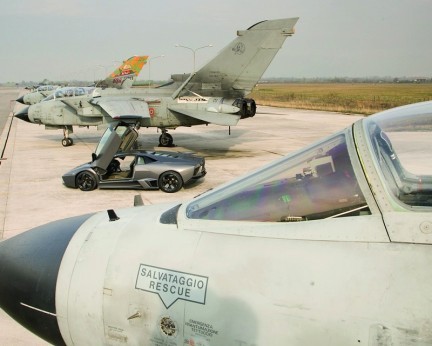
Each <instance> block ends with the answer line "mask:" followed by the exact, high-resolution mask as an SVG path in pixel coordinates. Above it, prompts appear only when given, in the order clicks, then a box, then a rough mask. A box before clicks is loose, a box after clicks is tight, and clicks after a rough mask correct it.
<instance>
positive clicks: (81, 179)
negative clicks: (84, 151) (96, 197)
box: [76, 172, 97, 191]
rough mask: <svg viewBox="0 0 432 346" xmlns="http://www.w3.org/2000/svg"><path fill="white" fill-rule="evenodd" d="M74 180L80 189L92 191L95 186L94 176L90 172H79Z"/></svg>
mask: <svg viewBox="0 0 432 346" xmlns="http://www.w3.org/2000/svg"><path fill="white" fill-rule="evenodd" d="M76 182H77V186H78V187H79V188H80V190H81V191H92V190H94V189H95V188H96V187H97V180H96V177H95V175H94V174H93V173H90V172H81V173H79V174H78V176H77V178H76Z"/></svg>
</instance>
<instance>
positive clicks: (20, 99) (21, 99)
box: [16, 95, 25, 105]
mask: <svg viewBox="0 0 432 346" xmlns="http://www.w3.org/2000/svg"><path fill="white" fill-rule="evenodd" d="M16 102H19V103H22V104H23V105H25V102H24V95H23V96H21V97H19V98H17V99H16Z"/></svg>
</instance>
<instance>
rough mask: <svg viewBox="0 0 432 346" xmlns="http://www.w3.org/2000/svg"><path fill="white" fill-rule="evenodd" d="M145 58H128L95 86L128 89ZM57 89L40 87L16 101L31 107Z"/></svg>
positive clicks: (55, 87)
mask: <svg viewBox="0 0 432 346" xmlns="http://www.w3.org/2000/svg"><path fill="white" fill-rule="evenodd" d="M147 58H148V56H146V55H144V56H136V55H135V56H132V57H130V58H129V59H127V60H125V61H123V63H122V64H121V65H120V66H119V67H118V68H117V69H116V70H114V72H112V73H111V74H109V75H108V76H107V77H106V78H105V79H104V80H101V81H99V82H96V86H98V87H101V88H107V87H111V88H119V89H120V88H130V87H131V86H132V84H133V82H134V81H135V79H136V78H137V77H138V75H139V73H140V72H141V69H142V68H143V66H144V65H145V63H146V62H147ZM58 88H60V86H58V85H42V86H40V87H38V88H37V89H36V90H35V91H33V92H31V93H28V94H25V95H23V96H21V97H20V98H18V99H17V100H16V101H17V102H20V103H22V104H26V105H33V104H36V103H39V102H40V101H42V100H43V99H44V98H46V97H47V96H49V95H51V94H52V93H53V92H54V91H56V90H57V89H58Z"/></svg>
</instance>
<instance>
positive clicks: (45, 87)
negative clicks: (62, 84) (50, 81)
mask: <svg viewBox="0 0 432 346" xmlns="http://www.w3.org/2000/svg"><path fill="white" fill-rule="evenodd" d="M58 87H59V86H58V85H41V86H39V87H38V88H37V89H36V91H38V92H42V91H53V90H55V89H57V88H58Z"/></svg>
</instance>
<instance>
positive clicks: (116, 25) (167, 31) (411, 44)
mask: <svg viewBox="0 0 432 346" xmlns="http://www.w3.org/2000/svg"><path fill="white" fill-rule="evenodd" d="M0 5H1V12H0V49H1V54H0V82H7V81H21V80H34V81H40V80H42V79H44V78H48V79H52V80H58V79H66V80H68V79H74V78H76V79H86V80H93V78H96V79H100V78H102V77H103V76H104V75H105V72H110V71H111V70H114V67H115V66H117V65H119V61H121V60H124V59H126V58H128V57H130V56H132V55H150V56H153V57H156V56H159V55H162V54H163V55H165V57H164V58H157V59H153V60H152V61H151V79H159V80H161V79H164V80H165V79H168V78H169V76H170V75H171V74H172V73H187V72H190V71H191V70H192V65H193V55H192V53H191V51H189V50H187V49H184V48H175V47H174V46H175V44H181V45H185V46H189V47H191V48H198V47H201V46H204V45H207V44H212V45H213V47H212V48H205V49H201V50H198V51H197V53H196V61H197V68H199V67H200V66H202V65H203V64H204V63H205V62H207V61H208V60H210V59H211V58H212V57H213V56H214V55H216V54H217V53H218V51H219V50H221V49H222V48H223V47H224V46H225V45H227V44H228V43H229V42H231V41H232V40H233V39H234V37H235V34H236V30H238V29H247V28H248V27H250V26H251V25H253V24H255V23H256V22H259V21H262V20H265V19H278V18H288V17H300V19H299V21H298V23H297V25H296V33H295V35H294V36H292V37H289V38H288V39H287V40H286V41H285V44H284V46H283V47H282V49H281V50H280V51H279V53H278V55H277V56H276V58H275V59H274V60H273V62H272V64H271V65H270V67H269V69H268V70H267V71H266V73H265V74H264V77H345V76H348V77H368V76H383V77H384V76H392V77H402V76H412V77H428V78H430V77H432V37H431V34H432V20H431V14H432V0H236V1H233V0H231V1H226V0H215V1H202V0H199V1H198V0H180V1H178V0H177V1H169V0H155V1H144V0H141V1H140V0H130V1H128V0H85V1H82V0H73V1H61V0H37V1H35V0H14V1H9V0H0ZM101 66H103V67H101ZM148 74H149V68H148V64H147V65H146V66H145V67H144V68H143V70H142V72H141V75H140V78H139V79H147V78H148Z"/></svg>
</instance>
